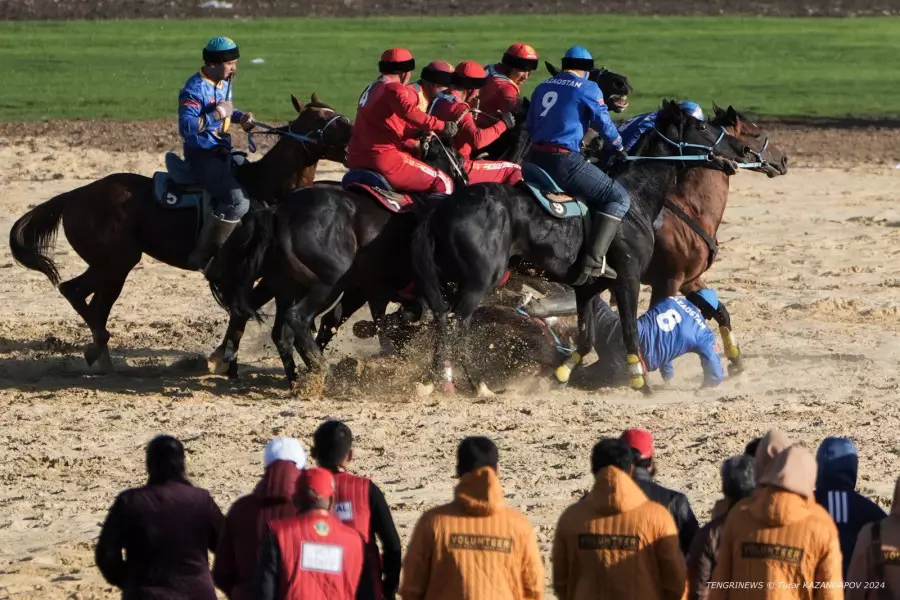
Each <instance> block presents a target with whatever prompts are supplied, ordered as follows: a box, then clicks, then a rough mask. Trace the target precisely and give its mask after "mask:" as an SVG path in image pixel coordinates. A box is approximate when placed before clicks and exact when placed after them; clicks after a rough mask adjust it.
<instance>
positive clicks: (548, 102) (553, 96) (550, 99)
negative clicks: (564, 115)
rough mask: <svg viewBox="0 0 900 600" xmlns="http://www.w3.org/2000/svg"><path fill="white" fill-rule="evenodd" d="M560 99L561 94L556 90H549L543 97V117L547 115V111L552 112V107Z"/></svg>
mask: <svg viewBox="0 0 900 600" xmlns="http://www.w3.org/2000/svg"><path fill="white" fill-rule="evenodd" d="M558 99H559V94H557V93H556V92H552V91H551V92H547V93H546V94H544V95H543V96H542V97H541V106H543V107H544V110H543V111H541V115H540V116H542V117H546V116H547V113H548V112H550V109H551V108H553V105H554V104H556V101H557V100H558Z"/></svg>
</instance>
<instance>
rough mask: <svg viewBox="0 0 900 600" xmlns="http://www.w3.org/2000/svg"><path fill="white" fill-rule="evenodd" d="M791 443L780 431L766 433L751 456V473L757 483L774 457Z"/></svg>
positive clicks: (771, 430)
mask: <svg viewBox="0 0 900 600" xmlns="http://www.w3.org/2000/svg"><path fill="white" fill-rule="evenodd" d="M792 443H793V442H791V440H790V438H788V436H787V434H786V433H785V432H783V431H781V430H780V429H770V430H769V431H767V432H766V435H764V436H763V437H762V439H761V440H759V443H758V444H757V445H756V452H755V453H754V455H753V473H754V474H755V475H756V481H757V483H758V482H759V481H760V480H762V476H763V475H764V474H765V471H766V469H768V468H769V465H771V464H772V462H773V461H774V460H775V457H776V456H778V454H779V453H780V452H782V451H783V450H784V449H785V448H787V447H789V446H790V445H791V444H792Z"/></svg>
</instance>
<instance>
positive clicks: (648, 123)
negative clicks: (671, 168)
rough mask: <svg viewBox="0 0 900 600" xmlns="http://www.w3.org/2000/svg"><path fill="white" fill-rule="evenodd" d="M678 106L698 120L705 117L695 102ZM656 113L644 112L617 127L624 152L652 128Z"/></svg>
mask: <svg viewBox="0 0 900 600" xmlns="http://www.w3.org/2000/svg"><path fill="white" fill-rule="evenodd" d="M678 106H680V107H681V109H682V110H684V111H687V112H688V113H689V114H690V115H691V116H692V117H694V118H695V119H697V120H699V121H703V120H704V119H705V118H706V117H705V116H704V114H703V109H702V108H700V105H699V104H697V103H696V102H690V101H686V102H682V103H681V104H679V105H678ZM658 114H659V111H658V110H655V111H653V112H649V113H644V114H642V115H638V116H636V117H634V118H633V119H629V120H628V121H626V122H625V123H623V124H622V126H621V127H619V134H620V135H621V136H622V145H623V146H624V147H625V150H626V152H631V149H632V148H634V146H635V144H637V142H638V140H639V139H641V136H642V135H644V134H645V133H647V132H648V131H650V130H651V129H653V126H654V125H656V115H658Z"/></svg>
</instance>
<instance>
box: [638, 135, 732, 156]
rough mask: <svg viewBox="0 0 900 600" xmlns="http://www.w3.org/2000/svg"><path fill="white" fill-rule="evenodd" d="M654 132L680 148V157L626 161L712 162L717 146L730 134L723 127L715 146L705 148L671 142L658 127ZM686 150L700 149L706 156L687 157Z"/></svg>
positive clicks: (682, 142)
mask: <svg viewBox="0 0 900 600" xmlns="http://www.w3.org/2000/svg"><path fill="white" fill-rule="evenodd" d="M653 132H654V133H655V134H656V135H658V136H659V137H660V138H662V140H663V141H664V142H666V143H667V144H669V145H671V146H674V147H675V148H678V156H626V157H625V159H624V160H626V161H635V160H673V161H679V162H699V161H703V162H712V161H713V159H714V158H715V154H714V150H715V149H716V146H718V145H719V142H721V141H722V140H723V139H725V136H726V135H728V132H727V131H725V128H724V127H722V133H720V134H719V137H718V138H717V139H716V141H715V142H713V145H712V146H704V145H702V144H692V143H690V142H685V141H681V142H676V141H674V140H670V139H669V138H668V137H666V135H665V134H664V133H663V132H662V131H660V130H659V129H657V128H656V127H654V128H653ZM685 148H698V149H700V150H703V151H705V152H706V154H689V155H687V156H685V154H684V149H685Z"/></svg>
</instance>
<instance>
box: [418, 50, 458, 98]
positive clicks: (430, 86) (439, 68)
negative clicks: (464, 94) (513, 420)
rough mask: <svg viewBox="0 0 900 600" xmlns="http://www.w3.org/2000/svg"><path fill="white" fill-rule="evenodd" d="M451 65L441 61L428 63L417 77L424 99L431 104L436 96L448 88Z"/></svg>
mask: <svg viewBox="0 0 900 600" xmlns="http://www.w3.org/2000/svg"><path fill="white" fill-rule="evenodd" d="M452 76H453V65H451V64H450V63H447V62H444V61H442V60H435V61H433V62H430V63H428V64H427V65H425V67H424V68H423V69H422V73H421V74H420V75H419V83H420V85H421V86H422V91H423V92H425V97H426V98H428V101H429V102H431V101H432V100H434V99H435V98H437V95H438V94H440V93H441V92H443V91H444V90H446V89H447V88H448V87H450V83H451V78H452Z"/></svg>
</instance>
